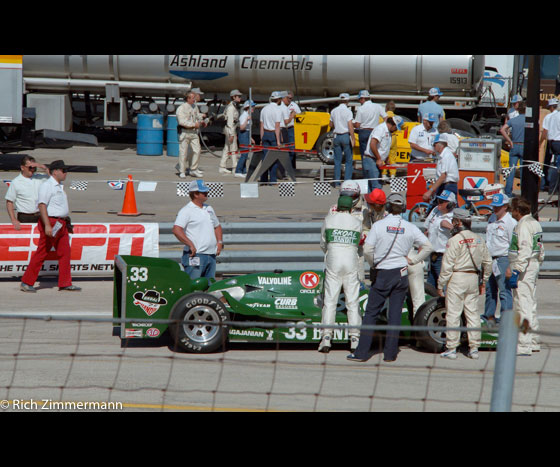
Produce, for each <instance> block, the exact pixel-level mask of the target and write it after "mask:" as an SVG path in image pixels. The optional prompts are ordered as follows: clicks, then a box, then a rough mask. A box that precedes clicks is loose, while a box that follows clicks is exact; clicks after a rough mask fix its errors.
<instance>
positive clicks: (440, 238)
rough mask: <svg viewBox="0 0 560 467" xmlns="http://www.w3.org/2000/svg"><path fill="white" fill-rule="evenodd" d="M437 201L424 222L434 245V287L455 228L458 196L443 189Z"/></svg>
mask: <svg viewBox="0 0 560 467" xmlns="http://www.w3.org/2000/svg"><path fill="white" fill-rule="evenodd" d="M436 201H437V207H436V208H434V209H432V211H431V212H430V214H429V215H428V217H427V218H426V221H425V222H424V228H425V229H426V235H427V236H428V238H429V240H430V242H431V243H432V245H433V252H432V253H431V255H430V262H429V266H428V284H431V285H433V286H434V287H437V281H438V277H439V273H440V270H441V260H442V257H443V253H445V245H447V241H448V240H449V238H450V237H451V229H452V228H453V225H452V223H451V222H452V220H453V213H452V211H453V209H454V208H455V206H456V205H457V198H456V197H455V194H454V193H453V192H451V191H447V190H443V192H442V193H441V194H440V195H439V196H436Z"/></svg>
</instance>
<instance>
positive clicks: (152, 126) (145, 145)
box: [136, 114, 163, 156]
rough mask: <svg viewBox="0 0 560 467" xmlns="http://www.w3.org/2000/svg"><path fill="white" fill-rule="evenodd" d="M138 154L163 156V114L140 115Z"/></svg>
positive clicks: (137, 128)
mask: <svg viewBox="0 0 560 467" xmlns="http://www.w3.org/2000/svg"><path fill="white" fill-rule="evenodd" d="M136 154H138V155H140V156H161V155H162V154H163V115H159V114H139V115H138V122H137V123H136Z"/></svg>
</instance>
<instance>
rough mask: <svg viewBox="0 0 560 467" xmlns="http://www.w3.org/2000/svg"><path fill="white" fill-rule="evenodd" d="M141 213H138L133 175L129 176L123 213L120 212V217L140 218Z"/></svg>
mask: <svg viewBox="0 0 560 467" xmlns="http://www.w3.org/2000/svg"><path fill="white" fill-rule="evenodd" d="M140 214H141V213H140V212H138V209H137V208H136V196H135V195H134V182H133V181H132V175H129V176H128V182H126V191H125V193H124V202H123V207H122V212H119V213H118V214H117V215H118V216H139V215H140Z"/></svg>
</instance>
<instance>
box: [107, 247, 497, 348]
mask: <svg viewBox="0 0 560 467" xmlns="http://www.w3.org/2000/svg"><path fill="white" fill-rule="evenodd" d="M114 271H115V272H114V293H113V318H114V321H113V327H114V329H113V334H114V335H117V336H119V337H120V338H121V340H122V341H123V342H125V341H127V340H129V339H148V340H150V339H151V340H154V339H157V338H161V337H163V336H164V335H165V334H167V333H168V334H169V337H170V338H171V342H172V348H173V349H175V350H182V351H186V352H193V353H207V352H213V351H217V350H223V349H225V348H226V346H227V343H228V342H258V343H267V342H268V343H299V344H301V343H310V344H311V343H313V344H315V345H318V344H319V341H320V340H321V330H320V327H319V326H318V325H319V324H320V322H321V309H322V292H323V285H324V273H323V271H311V270H302V271H275V272H266V273H255V274H246V275H242V276H237V277H232V278H226V279H223V280H220V281H213V282H211V283H209V281H208V280H207V279H204V278H201V279H196V280H192V279H191V278H190V277H189V275H188V274H186V273H185V272H184V271H183V270H182V268H181V265H180V264H179V263H177V262H176V261H173V260H170V259H162V258H151V257H143V256H124V255H120V256H119V255H118V256H116V257H115V270H114ZM426 292H427V296H426V300H427V301H426V303H424V305H422V307H421V308H420V309H419V310H418V312H417V313H416V316H415V317H414V319H413V320H412V317H411V314H410V313H409V311H408V308H409V307H411V300H410V298H409V299H408V300H407V301H406V302H405V306H404V307H403V313H402V321H401V323H402V324H403V325H405V326H411V325H417V326H423V327H426V326H430V327H431V326H439V327H444V326H445V300H444V299H443V298H438V297H435V290H433V288H431V287H430V286H429V285H428V284H426ZM367 298H368V290H367V289H363V290H361V291H360V300H359V303H360V310H361V312H362V313H363V312H364V311H365V307H366V305H367ZM345 311H346V307H345V303H344V294H343V293H342V294H341V296H340V299H339V303H338V307H337V314H336V322H337V325H341V326H340V329H335V331H334V336H333V342H334V343H335V344H336V343H345V342H348V341H349V337H348V328H347V327H346V326H345V325H346V324H347V317H346V312H345ZM383 316H386V315H385V310H384V312H383ZM224 322H225V324H222V323H224ZM303 324H306V325H314V326H302V325H303ZM401 336H402V337H404V338H407V337H408V338H414V339H416V342H417V343H418V344H419V345H420V346H421V347H423V348H425V349H426V350H428V351H431V352H439V351H441V350H442V349H443V346H444V344H445V333H444V330H442V329H427V330H426V329H423V330H419V331H415V332H410V331H403V332H401ZM496 340H497V339H496V336H494V335H491V334H487V333H483V336H482V343H483V346H490V347H494V346H495V345H496Z"/></svg>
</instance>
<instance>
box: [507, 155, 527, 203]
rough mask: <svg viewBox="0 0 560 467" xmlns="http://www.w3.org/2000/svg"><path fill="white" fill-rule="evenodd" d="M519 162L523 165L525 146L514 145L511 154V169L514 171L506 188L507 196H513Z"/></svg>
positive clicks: (508, 179)
mask: <svg viewBox="0 0 560 467" xmlns="http://www.w3.org/2000/svg"><path fill="white" fill-rule="evenodd" d="M518 161H519V164H520V165H523V145H522V144H514V145H513V148H511V151H510V152H509V162H508V165H509V167H513V169H512V171H511V172H510V174H509V177H508V178H507V181H506V188H505V192H506V195H508V196H510V197H511V196H512V191H513V180H514V178H515V167H516V166H517V162H518ZM521 171H523V170H522V169H521Z"/></svg>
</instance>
